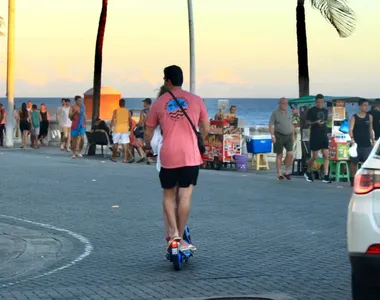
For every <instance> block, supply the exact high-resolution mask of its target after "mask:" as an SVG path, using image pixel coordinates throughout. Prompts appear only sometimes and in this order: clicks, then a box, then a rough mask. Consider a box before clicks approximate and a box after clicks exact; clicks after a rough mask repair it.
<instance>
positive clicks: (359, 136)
mask: <svg viewBox="0 0 380 300" xmlns="http://www.w3.org/2000/svg"><path fill="white" fill-rule="evenodd" d="M358 105H359V112H357V113H356V114H354V115H353V116H352V117H351V120H350V136H351V144H352V145H353V144H356V145H357V153H358V155H357V156H356V157H351V159H350V174H351V176H350V182H351V186H353V185H354V176H355V174H356V171H357V170H358V163H359V162H362V163H363V162H365V161H366V160H367V158H368V156H369V155H370V153H371V151H372V147H373V145H374V142H375V137H374V132H373V116H372V115H370V114H369V113H368V107H369V101H368V100H366V99H360V100H359V102H358Z"/></svg>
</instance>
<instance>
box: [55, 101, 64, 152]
mask: <svg viewBox="0 0 380 300" xmlns="http://www.w3.org/2000/svg"><path fill="white" fill-rule="evenodd" d="M65 105H66V99H65V98H62V100H61V106H59V107H58V108H57V112H56V113H55V120H56V122H57V123H58V125H59V129H60V133H61V141H60V146H61V150H64V148H63V144H64V143H63V140H64V133H63V127H62V112H63V110H62V109H63V108H64V107H65Z"/></svg>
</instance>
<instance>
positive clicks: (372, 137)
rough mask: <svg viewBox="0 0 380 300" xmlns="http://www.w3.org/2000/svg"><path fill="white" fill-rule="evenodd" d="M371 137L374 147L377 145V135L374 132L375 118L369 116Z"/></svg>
mask: <svg viewBox="0 0 380 300" xmlns="http://www.w3.org/2000/svg"><path fill="white" fill-rule="evenodd" d="M369 136H370V138H371V142H372V145H374V144H375V134H374V132H373V116H372V115H369Z"/></svg>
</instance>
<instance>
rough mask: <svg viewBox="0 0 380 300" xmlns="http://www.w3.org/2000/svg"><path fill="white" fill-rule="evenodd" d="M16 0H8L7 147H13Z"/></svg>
mask: <svg viewBox="0 0 380 300" xmlns="http://www.w3.org/2000/svg"><path fill="white" fill-rule="evenodd" d="M14 42H15V0H8V48H7V98H8V109H7V123H6V125H5V128H6V139H5V147H9V148H12V147H13V132H14V127H15V121H14V87H15V77H14V58H15V47H14Z"/></svg>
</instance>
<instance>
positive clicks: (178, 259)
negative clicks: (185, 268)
mask: <svg viewBox="0 0 380 300" xmlns="http://www.w3.org/2000/svg"><path fill="white" fill-rule="evenodd" d="M172 259H173V266H174V270H176V271H180V270H181V269H182V253H181V252H178V254H176V255H173V256H172Z"/></svg>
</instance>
